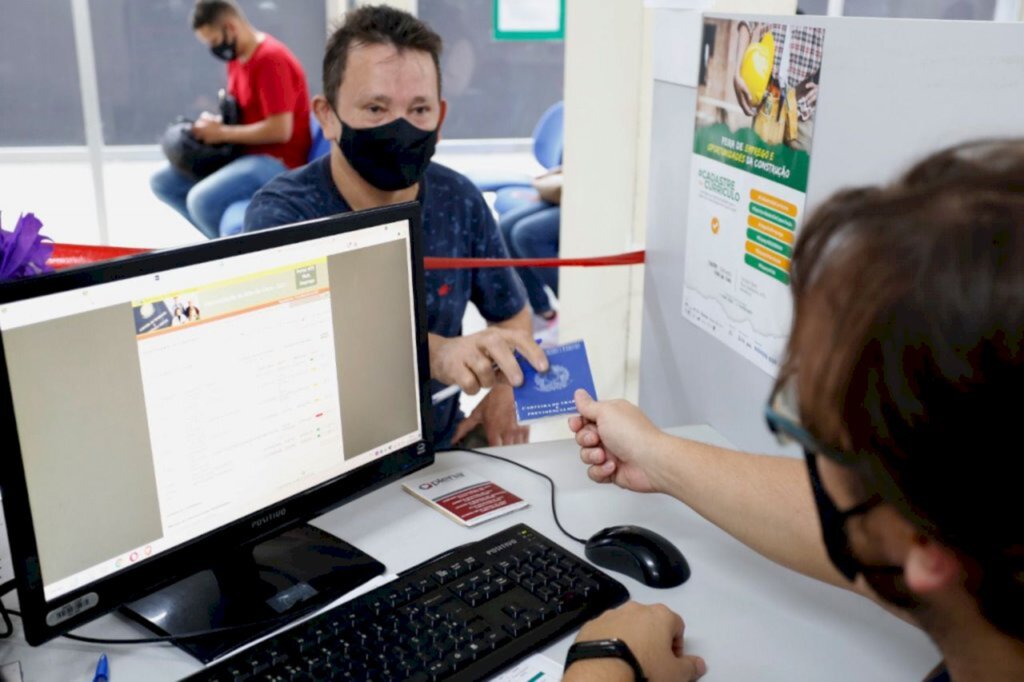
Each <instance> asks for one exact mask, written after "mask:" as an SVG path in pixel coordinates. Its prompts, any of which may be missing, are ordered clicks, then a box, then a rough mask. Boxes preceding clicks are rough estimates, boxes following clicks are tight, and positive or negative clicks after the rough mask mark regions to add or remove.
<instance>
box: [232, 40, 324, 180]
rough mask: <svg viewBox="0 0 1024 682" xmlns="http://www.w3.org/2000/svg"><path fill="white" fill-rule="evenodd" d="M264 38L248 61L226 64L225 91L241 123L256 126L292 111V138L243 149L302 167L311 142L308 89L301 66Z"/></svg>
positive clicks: (280, 46) (275, 42) (279, 44)
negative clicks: (228, 93)
mask: <svg viewBox="0 0 1024 682" xmlns="http://www.w3.org/2000/svg"><path fill="white" fill-rule="evenodd" d="M264 35H265V36H266V37H265V38H264V39H263V42H261V43H260V44H259V45H257V46H256V50H255V51H254V52H253V53H252V55H250V57H249V59H248V60H247V61H245V62H242V61H241V60H240V59H233V60H231V61H230V62H228V92H230V93H231V94H232V95H234V96H235V98H236V99H237V100H238V107H239V109H241V111H242V123H243V124H248V123H259V122H260V121H262V120H263V119H265V118H267V117H268V116H273V115H274V114H283V113H285V112H288V111H290V112H292V114H293V122H292V138H291V139H290V140H288V141H287V142H283V143H276V144H258V145H252V146H249V147H247V148H246V152H247V153H249V154H268V155H270V156H275V157H277V158H279V159H281V161H283V162H284V164H285V165H286V166H288V167H289V168H298V167H299V166H302V165H305V163H306V160H307V158H306V157H307V156H309V146H310V144H312V140H311V138H310V134H309V89H308V88H307V87H306V76H305V74H304V73H303V72H302V65H301V64H300V63H299V60H298V59H296V58H295V55H293V54H292V53H291V51H290V50H289V49H288V48H287V47H285V46H284V43H282V42H280V41H279V40H277V39H276V38H274V37H273V36H272V35H269V34H264Z"/></svg>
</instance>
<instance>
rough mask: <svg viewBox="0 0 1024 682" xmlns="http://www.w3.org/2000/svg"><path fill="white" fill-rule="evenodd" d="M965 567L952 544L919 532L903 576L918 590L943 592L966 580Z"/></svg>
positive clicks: (920, 591)
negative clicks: (947, 544)
mask: <svg viewBox="0 0 1024 682" xmlns="http://www.w3.org/2000/svg"><path fill="white" fill-rule="evenodd" d="M963 575H964V567H963V564H962V563H960V559H959V557H957V555H956V554H955V553H954V552H953V551H952V550H951V549H949V548H948V547H946V546H944V545H942V544H940V543H938V542H936V541H935V540H933V539H931V538H929V537H926V536H924V535H917V536H916V537H915V538H914V539H913V541H912V542H911V543H910V545H909V546H908V548H907V555H906V558H905V559H904V562H903V576H904V579H905V580H906V581H907V587H909V588H910V589H911V590H912V591H913V592H915V593H916V594H922V595H923V594H930V593H935V592H942V591H944V590H947V589H949V588H950V587H953V586H954V585H957V584H959V583H961V582H962V581H963Z"/></svg>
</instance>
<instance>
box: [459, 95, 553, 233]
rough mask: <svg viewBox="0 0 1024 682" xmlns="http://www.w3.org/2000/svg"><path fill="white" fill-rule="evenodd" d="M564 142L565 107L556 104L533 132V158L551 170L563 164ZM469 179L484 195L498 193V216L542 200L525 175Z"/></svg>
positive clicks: (502, 174) (483, 175)
mask: <svg viewBox="0 0 1024 682" xmlns="http://www.w3.org/2000/svg"><path fill="white" fill-rule="evenodd" d="M564 143H565V116H564V105H563V104H562V102H556V103H555V104H553V105H551V106H550V107H549V108H548V110H547V111H545V112H544V114H543V115H542V116H541V117H540V120H538V121H537V125H536V127H535V128H534V129H533V155H534V157H535V158H536V159H537V161H538V162H539V163H540V165H542V166H544V167H545V168H547V169H549V170H550V169H551V168H554V167H555V166H558V165H561V163H562V148H563V146H564ZM469 178H470V179H471V180H472V181H473V184H475V185H476V186H477V188H478V189H479V190H480V191H481V192H495V193H496V196H495V199H494V210H495V211H497V212H498V214H499V215H501V214H504V213H508V212H509V211H510V210H512V209H513V208H517V207H519V206H523V205H525V204H529V203H534V202H537V201H539V200H540V198H539V197H538V196H537V192H536V190H534V189H533V184H532V182H531V180H532V178H531V177H530V176H529V175H526V174H510V173H497V174H470V175H469Z"/></svg>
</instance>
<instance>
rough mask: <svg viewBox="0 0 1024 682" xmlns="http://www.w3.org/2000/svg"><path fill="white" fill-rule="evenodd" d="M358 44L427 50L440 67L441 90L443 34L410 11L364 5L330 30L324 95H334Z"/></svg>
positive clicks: (327, 96)
mask: <svg viewBox="0 0 1024 682" xmlns="http://www.w3.org/2000/svg"><path fill="white" fill-rule="evenodd" d="M353 45H355V46H358V45H394V46H395V47H396V48H397V49H398V51H399V52H402V51H403V50H419V51H421V52H426V53H428V54H429V55H430V56H431V58H432V59H433V60H434V68H436V69H437V92H438V94H440V93H441V36H439V35H438V34H437V33H435V32H434V31H433V29H431V28H430V26H428V25H427V24H425V23H424V22H422V21H420V20H419V19H417V18H416V17H414V16H413V15H411V14H409V13H408V12H403V11H401V10H398V9H395V8H393V7H387V6H384V5H379V6H365V7H360V8H358V9H355V10H352V11H351V12H349V13H348V14H346V15H345V21H344V22H343V23H342V24H341V25H340V26H339V27H338V28H337V29H336V30H335V31H334V33H333V34H331V37H330V38H328V40H327V50H326V51H325V52H324V64H323V74H324V76H323V78H324V97H326V98H327V99H328V101H330V102H331V105H332V106H333V105H334V98H335V97H336V96H337V94H338V88H339V87H341V79H342V78H343V77H344V76H345V65H346V63H347V62H348V53H349V50H350V48H351V47H352V46H353Z"/></svg>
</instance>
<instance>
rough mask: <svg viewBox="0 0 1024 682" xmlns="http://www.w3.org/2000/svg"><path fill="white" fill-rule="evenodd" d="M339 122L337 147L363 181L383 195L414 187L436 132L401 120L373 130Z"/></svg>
mask: <svg viewBox="0 0 1024 682" xmlns="http://www.w3.org/2000/svg"><path fill="white" fill-rule="evenodd" d="M334 115H335V117H337V119H338V122H339V123H341V136H340V137H339V138H338V140H337V142H338V146H339V147H340V148H341V153H342V154H344V155H345V159H346V160H347V161H348V162H349V165H351V166H352V168H353V169H355V171H356V172H357V173H359V175H360V177H362V178H363V180H366V181H367V182H368V183H370V184H371V185H373V186H374V187H376V188H377V189H380V190H384V191H385V192H395V191H398V190H401V189H407V188H409V187H412V186H413V185H415V184H416V183H417V182H418V181H419V179H420V178H421V177H423V173H424V172H425V171H426V170H427V164H429V163H430V158H431V157H432V156H433V155H434V147H436V146H437V129H436V128H435V129H434V130H422V129H420V128H417V127H416V126H414V125H413V124H411V123H409V122H408V121H407V120H405V119H404V118H398V119H395V120H394V121H392V122H391V123H387V124H385V125H382V126H377V127H376V128H353V127H351V126H349V125H347V124H346V123H345V122H344V121H342V120H341V117H340V116H338V112H334Z"/></svg>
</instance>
